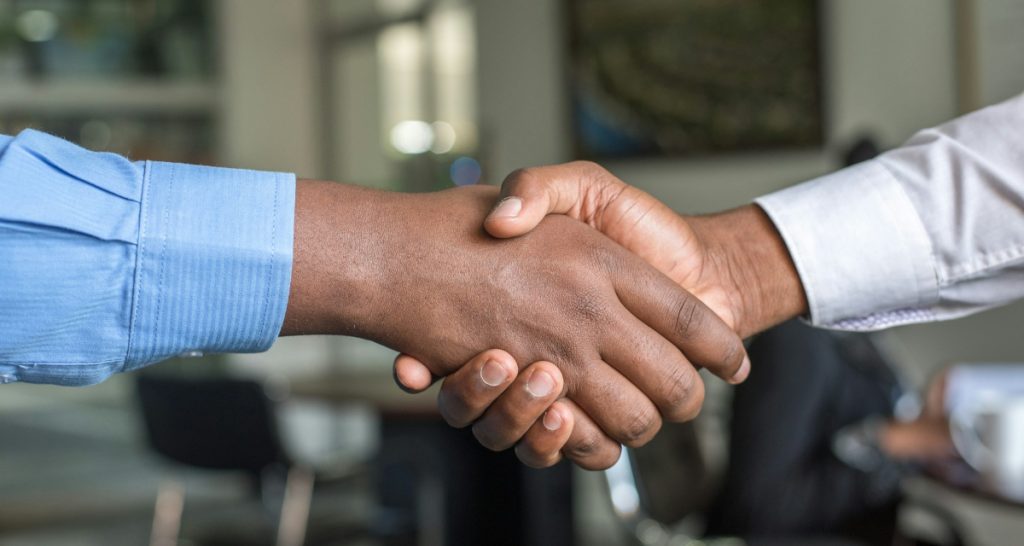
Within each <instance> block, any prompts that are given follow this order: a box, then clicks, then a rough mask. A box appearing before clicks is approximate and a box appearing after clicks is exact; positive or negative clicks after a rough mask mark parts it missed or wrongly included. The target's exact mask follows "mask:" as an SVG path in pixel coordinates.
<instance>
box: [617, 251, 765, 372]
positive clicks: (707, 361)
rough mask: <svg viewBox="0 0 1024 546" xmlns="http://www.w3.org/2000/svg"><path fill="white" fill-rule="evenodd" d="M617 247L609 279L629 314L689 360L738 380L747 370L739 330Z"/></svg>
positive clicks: (745, 355) (745, 354) (666, 278)
mask: <svg viewBox="0 0 1024 546" xmlns="http://www.w3.org/2000/svg"><path fill="white" fill-rule="evenodd" d="M621 252H622V253H623V254H624V255H625V256H624V257H623V258H622V259H623V260H626V263H622V262H619V263H618V265H617V266H616V269H617V270H616V271H613V275H612V278H613V282H614V284H615V292H616V294H618V296H619V300H620V301H621V302H622V304H623V305H625V306H626V308H627V309H628V310H629V311H630V313H632V314H633V315H634V316H635V317H636V318H638V319H640V320H641V321H643V322H644V323H645V324H647V325H648V326H650V327H651V328H652V329H654V330H655V331H656V332H658V333H659V334H661V335H662V336H663V337H664V338H665V339H667V340H668V341H670V342H672V343H673V344H674V345H675V346H676V347H678V348H679V350H680V351H681V352H682V354H684V355H686V358H687V359H689V361H690V362H692V363H693V364H695V365H697V366H703V367H705V368H707V369H708V370H709V371H710V372H711V373H713V374H715V375H717V376H718V377H721V378H722V379H724V380H726V381H728V382H730V383H734V384H735V383H742V382H743V381H744V380H745V379H746V378H747V376H748V375H749V373H750V360H749V359H748V358H747V351H746V349H745V348H744V347H743V340H742V339H740V337H739V335H737V334H736V332H735V331H733V330H732V328H729V326H728V325H727V324H726V323H725V322H724V321H722V319H721V318H720V317H719V316H718V315H717V314H715V312H714V311H712V310H711V309H709V308H708V307H707V306H706V305H704V303H703V302H701V301H700V299H698V298H697V297H696V296H694V295H693V294H691V293H689V292H687V291H686V290H683V289H682V288H680V287H679V285H677V284H676V283H675V282H673V281H672V280H671V279H669V278H668V277H666V276H665V275H663V274H661V273H659V272H658V271H656V270H655V269H653V268H651V267H649V266H647V265H646V264H645V263H643V262H642V261H640V259H639V258H636V257H635V256H632V255H629V253H628V252H627V251H625V250H622V251H621ZM629 262H632V264H633V266H632V267H631V266H629V265H627V264H628V263H629ZM659 371H660V372H664V370H658V369H656V368H651V369H649V370H648V373H654V374H658V372H659ZM655 377H659V376H658V375H656V376H655ZM631 378H632V376H631Z"/></svg>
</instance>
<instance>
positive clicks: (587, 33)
mask: <svg viewBox="0 0 1024 546" xmlns="http://www.w3.org/2000/svg"><path fill="white" fill-rule="evenodd" d="M567 1H568V24H569V33H568V35H569V37H570V46H569V54H570V76H569V78H570V93H571V96H570V97H571V98H570V100H571V108H572V115H573V120H572V128H573V138H574V144H575V151H576V155H577V156H578V157H583V158H591V159H609V158H628V157H650V156H698V155H708V154H715V153H723V152H738V151H756V150H777V149H785V148H813V147H818V146H820V145H821V144H822V143H823V140H824V137H823V133H824V122H823V119H822V118H823V113H822V112H823V107H822V83H821V82H822V73H821V72H822V69H821V51H820V22H819V8H818V3H817V0H774V1H772V2H765V1H756V0H567Z"/></svg>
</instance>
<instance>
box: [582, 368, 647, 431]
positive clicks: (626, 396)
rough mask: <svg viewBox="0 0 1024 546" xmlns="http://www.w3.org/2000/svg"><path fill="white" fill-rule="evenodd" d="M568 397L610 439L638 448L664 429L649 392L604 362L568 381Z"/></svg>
mask: <svg viewBox="0 0 1024 546" xmlns="http://www.w3.org/2000/svg"><path fill="white" fill-rule="evenodd" d="M567 392H568V398H570V399H572V400H573V401H575V402H576V404H577V405H579V407H580V408H582V409H583V411H585V412H586V413H587V415H588V416H589V417H590V419H591V420H592V421H593V422H594V424H596V425H597V426H598V427H600V428H601V430H603V431H604V434H606V435H607V436H608V437H610V438H611V439H613V440H615V441H617V442H619V443H622V444H626V445H628V446H630V447H639V446H642V445H644V444H646V443H647V442H649V441H650V440H651V438H654V435H655V434H657V433H658V430H660V429H661V414H660V413H659V412H658V408H657V407H656V406H655V404H654V403H653V402H652V401H651V400H650V398H649V397H648V396H647V394H646V393H644V392H642V391H641V390H640V389H638V388H637V387H636V386H635V385H634V384H633V383H632V382H630V381H629V380H628V379H626V377H624V376H623V375H622V374H621V373H619V371H618V370H616V369H615V368H614V367H612V366H611V365H610V364H608V363H606V362H603V361H600V360H598V361H596V362H592V363H591V365H589V366H587V367H586V369H585V371H584V373H582V374H578V376H574V377H572V378H571V379H570V381H569V387H568V389H567Z"/></svg>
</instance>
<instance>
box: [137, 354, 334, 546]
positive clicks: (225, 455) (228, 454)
mask: <svg viewBox="0 0 1024 546" xmlns="http://www.w3.org/2000/svg"><path fill="white" fill-rule="evenodd" d="M137 391H138V399H139V403H140V406H141V409H142V417H143V421H144V424H145V431H146V437H147V439H148V442H149V445H150V447H152V449H153V450H154V451H155V452H156V453H158V454H159V455H161V456H163V457H164V458H166V459H169V460H171V461H174V462H176V463H179V464H182V465H186V466H191V467H197V468H205V469H214V470H231V471H239V472H244V473H245V474H247V475H248V476H249V478H250V481H251V483H252V486H253V490H254V492H255V493H256V494H258V495H259V497H260V498H261V499H262V500H263V504H264V506H265V507H266V508H268V509H269V510H270V511H271V512H274V511H277V507H278V506H279V507H280V509H279V517H278V521H277V536H276V542H275V544H276V545H278V546H299V545H301V544H303V543H304V541H305V535H306V531H307V523H308V519H309V509H310V504H311V502H312V494H313V484H314V479H315V476H314V474H313V472H312V471H311V470H309V469H307V468H305V467H303V466H301V465H296V464H294V462H293V461H292V460H291V458H289V457H288V455H287V453H286V451H285V449H284V447H283V444H282V441H281V437H280V435H279V433H278V427H277V421H276V417H275V414H274V405H273V402H272V400H271V399H270V398H269V397H268V396H267V394H266V392H265V390H264V387H263V385H262V384H260V383H258V382H255V381H249V380H239V379H205V378H204V379H189V378H180V377H172V376H166V375H159V374H142V375H140V376H139V377H138V380H137ZM282 483H283V484H284V485H283V492H282V491H281V490H280V489H281V488H280V484H282ZM183 504H184V493H183V488H182V487H181V486H180V485H179V484H177V483H175V482H174V481H170V482H168V483H166V484H165V485H164V486H162V487H161V490H160V492H159V493H158V496H157V503H156V512H155V515H154V520H153V539H152V542H151V545H157V544H176V543H177V536H178V533H179V530H180V527H181V513H182V508H183ZM249 540H250V539H246V542H249ZM216 542H217V543H224V542H225V539H223V538H219V539H217V540H216Z"/></svg>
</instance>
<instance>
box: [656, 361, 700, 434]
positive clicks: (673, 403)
mask: <svg viewBox="0 0 1024 546" xmlns="http://www.w3.org/2000/svg"><path fill="white" fill-rule="evenodd" d="M696 377H697V373H696V371H694V370H693V368H690V367H689V365H688V364H680V365H678V366H674V367H673V368H672V372H671V375H670V376H669V377H668V378H667V379H666V381H665V391H664V394H663V396H664V398H663V400H662V403H663V407H662V411H663V412H664V413H665V416H666V418H667V419H668V420H670V421H679V420H681V419H682V418H683V417H682V416H684V415H685V411H684V410H685V409H686V408H687V407H688V406H689V404H690V401H691V399H692V398H693V397H694V392H693V390H694V384H695V383H696V382H697V381H696Z"/></svg>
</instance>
